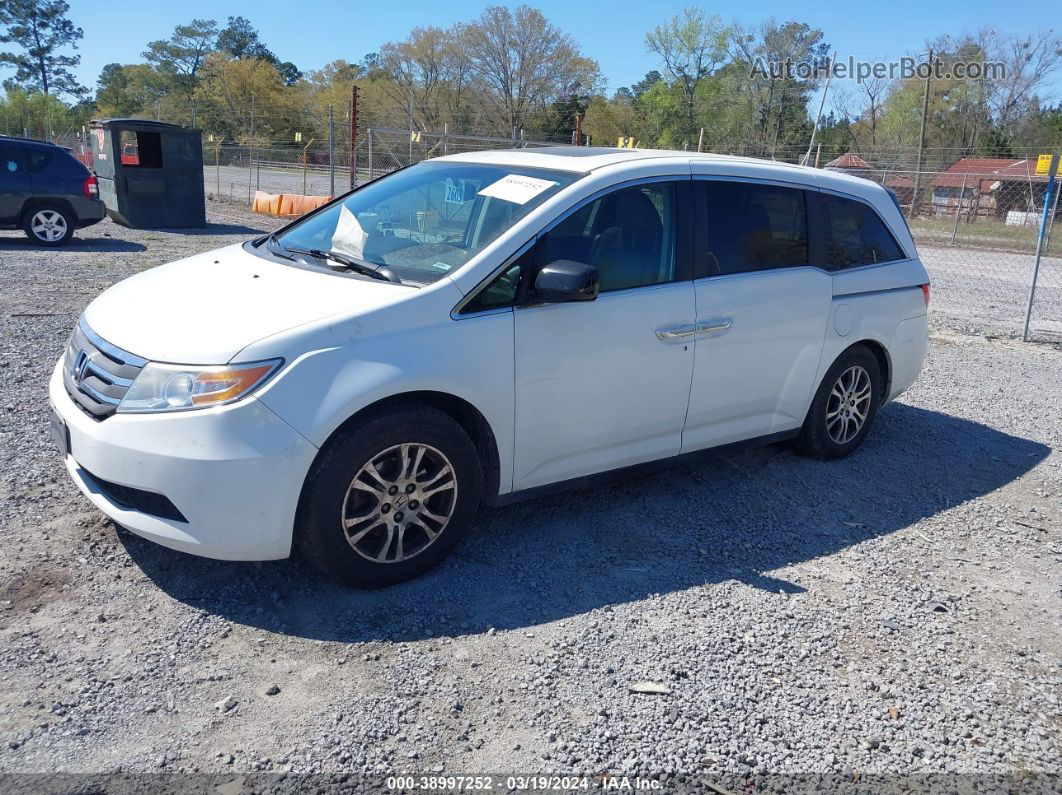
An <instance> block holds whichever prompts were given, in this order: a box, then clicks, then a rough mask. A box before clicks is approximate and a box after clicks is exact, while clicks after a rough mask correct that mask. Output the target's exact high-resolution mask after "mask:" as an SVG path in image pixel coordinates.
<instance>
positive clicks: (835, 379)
mask: <svg viewBox="0 0 1062 795" xmlns="http://www.w3.org/2000/svg"><path fill="white" fill-rule="evenodd" d="M883 389H884V383H883V378H882V374H881V367H880V366H879V365H878V360H877V358H876V357H875V356H874V354H873V353H871V352H870V350H869V349H868V348H867V347H866V346H864V345H853V346H852V347H851V348H849V349H848V350H846V351H845V352H844V353H842V354H841V355H840V357H838V359H837V361H835V362H834V363H833V365H832V366H831V367H830V369H829V370H828V371H827V372H826V375H825V377H824V378H823V379H822V383H821V384H819V389H818V391H817V392H816V393H815V399H814V400H813V401H812V403H811V408H810V409H809V410H808V416H807V417H806V418H805V419H804V425H803V427H802V428H801V429H800V435H799V436H798V437H797V440H796V449H797V450H798V451H799V452H800V453H803V454H804V455H807V456H811V457H812V458H844V457H845V456H847V455H850V454H851V453H853V452H855V450H856V448H857V447H859V445H861V444H862V443H863V440H864V439H865V438H866V436H867V433H868V432H869V431H870V426H871V424H872V423H873V422H874V417H875V416H876V415H877V411H878V406H880V405H881V400H882V397H883V395H882V392H883Z"/></svg>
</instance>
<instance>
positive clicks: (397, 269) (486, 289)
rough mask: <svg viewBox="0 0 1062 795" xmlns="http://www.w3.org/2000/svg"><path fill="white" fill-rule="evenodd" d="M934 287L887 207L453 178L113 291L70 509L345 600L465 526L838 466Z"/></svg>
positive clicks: (468, 158) (87, 333)
mask: <svg viewBox="0 0 1062 795" xmlns="http://www.w3.org/2000/svg"><path fill="white" fill-rule="evenodd" d="M928 282H929V279H928V278H927V276H926V271H925V269H924V268H923V266H922V263H921V262H920V261H919V259H918V255H917V252H916V251H915V245H914V241H913V240H912V239H911V235H910V232H909V231H908V229H907V225H906V223H905V222H904V219H903V216H902V214H901V213H900V210H899V207H898V205H897V204H896V202H895V200H894V198H893V197H891V196H890V195H889V193H887V192H886V191H885V190H884V189H883V188H882V187H880V186H878V185H876V184H874V183H871V182H868V181H866V180H862V179H857V178H854V177H848V176H844V175H840V174H836V173H830V172H826V171H819V170H814V169H809V168H803V167H798V166H792V165H785V164H780V163H772V162H765V161H758V160H751V159H744V158H731V157H719V156H708V155H699V154H698V155H693V154H688V153H674V152H670V153H669V152H655V151H646V150H624V149H605V148H585V147H580V148H574V147H573V148H546V149H537V150H517V151H495V152H476V153H469V154H462V155H451V156H447V157H440V158H437V159H435V160H431V161H427V162H423V163H420V164H418V165H415V166H411V167H409V168H405V169H402V170H400V171H397V172H395V173H393V174H390V175H388V176H386V177H383V178H381V179H378V180H376V181H373V182H370V183H368V184H367V185H364V186H363V187H361V188H359V189H357V190H355V191H353V192H351V193H349V194H347V195H346V196H343V197H340V198H339V199H337V200H335V201H333V202H332V203H330V204H328V205H325V206H324V207H322V208H321V209H319V210H317V211H315V212H313V213H311V214H309V215H307V216H305V217H303V218H300V219H298V220H297V221H295V222H293V223H291V224H289V225H287V226H286V227H284V228H283V229H281V230H279V231H278V232H276V233H274V234H270V235H265V236H262V237H259V238H257V239H255V240H251V241H249V242H247V243H244V244H242V245H234V246H230V247H227V248H223V249H219V250H217V251H212V252H209V253H206V254H201V255H199V256H194V257H190V258H188V259H185V260H181V261H179V262H174V263H170V264H168V265H163V266H161V267H158V268H155V269H153V270H150V271H146V272H143V273H140V274H137V275H136V276H133V277H132V278H129V279H127V280H125V281H123V282H121V283H119V284H117V285H115V286H113V287H111V288H110V289H109V290H107V291H106V292H104V293H103V294H102V295H100V296H99V297H98V298H97V299H96V300H94V301H93V302H92V303H91V304H90V305H89V306H88V308H87V309H86V310H85V312H84V314H83V315H82V317H81V318H80V320H79V322H78V324H77V326H76V328H75V329H74V331H73V334H72V336H71V339H70V343H69V346H68V348H67V350H66V352H65V354H64V355H63V357H62V359H61V360H60V361H59V362H58V363H57V365H56V367H55V370H54V373H53V375H52V379H51V383H50V396H51V401H52V404H53V408H54V411H53V415H52V416H53V419H52V428H53V432H54V435H55V438H56V441H57V443H58V444H59V446H60V448H61V450H62V452H63V455H64V456H65V460H66V465H67V468H68V470H69V471H70V474H71V476H72V477H73V479H74V481H75V482H76V483H77V485H78V487H79V488H80V489H81V490H82V491H83V492H84V493H85V494H86V495H87V496H88V498H89V499H90V500H91V501H92V502H93V503H94V504H95V505H96V506H97V507H98V508H99V509H100V510H102V511H103V512H104V513H105V514H107V515H108V516H110V517H111V518H112V519H113V520H114V521H115V522H117V523H118V524H120V525H122V526H124V527H126V528H128V529H130V530H131V531H133V532H134V533H137V534H139V535H141V536H144V537H145V538H148V539H151V540H153V541H156V542H158V543H160V544H163V545H165V546H168V547H172V548H174V549H178V550H183V551H185V552H190V553H194V554H197V555H205V556H208V557H212V558H222V559H231V560H265V559H275V558H284V557H287V556H288V555H289V554H290V553H291V552H292V549H293V547H294V546H297V547H298V548H299V549H300V550H301V551H302V552H303V553H304V554H305V555H306V557H307V558H309V560H311V561H312V562H313V563H314V564H316V566H317V567H318V568H319V569H320V570H321V571H323V572H324V573H325V574H327V575H329V576H331V577H333V578H335V579H338V580H340V581H343V582H347V583H351V584H355V585H361V586H379V585H384V584H388V583H393V582H397V581H400V580H403V579H406V578H409V577H412V576H415V575H417V574H419V573H421V572H423V571H425V570H427V569H428V568H429V567H431V566H433V565H435V564H436V563H438V562H439V561H440V560H441V559H442V558H443V557H444V556H445V555H446V554H447V553H448V552H449V551H450V550H451V549H453V547H454V546H455V545H456V544H457V542H458V541H459V540H460V538H461V536H462V534H463V533H464V532H465V531H466V530H467V529H468V528H469V526H470V525H471V524H472V522H473V521H474V518H475V515H476V512H477V508H478V507H479V505H480V504H481V503H497V502H499V501H503V500H509V499H514V498H515V497H516V496H520V495H527V494H533V493H535V491H536V490H539V489H541V488H543V487H548V486H553V485H556V484H563V483H565V482H567V481H573V480H576V479H583V478H585V477H587V476H591V475H596V474H598V473H604V472H607V471H611V470H617V469H621V468H626V467H630V466H634V465H640V464H645V463H648V462H655V461H660V460H662V459H668V458H672V457H675V456H680V455H682V454H686V453H691V452H694V451H700V450H705V449H708V448H717V447H721V446H724V445H731V444H734V443H741V442H748V441H757V442H769V441H779V440H791V441H792V443H793V444H794V446H795V447H796V449H797V450H798V451H800V452H802V453H804V454H806V455H810V456H815V457H818V458H823V459H831V458H839V457H842V456H846V455H849V454H850V453H852V452H853V451H855V450H856V449H857V448H858V447H859V445H860V444H862V442H863V440H864V439H865V438H866V436H867V434H868V432H869V431H870V429H871V426H872V425H873V422H874V417H875V414H876V413H877V411H878V410H879V409H880V408H881V407H882V406H883V405H884V404H885V403H887V402H888V401H890V400H892V399H894V398H895V397H896V396H897V395H899V394H900V393H901V392H903V390H905V389H906V388H907V387H908V386H910V385H911V383H912V382H913V381H914V380H915V378H916V377H917V376H918V373H919V371H920V369H921V366H922V360H923V357H924V355H925V352H926V344H927V317H926V309H927V305H928V303H929V284H928Z"/></svg>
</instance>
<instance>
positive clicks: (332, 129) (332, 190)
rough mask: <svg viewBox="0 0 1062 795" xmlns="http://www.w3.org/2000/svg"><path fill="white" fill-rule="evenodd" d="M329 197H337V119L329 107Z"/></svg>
mask: <svg viewBox="0 0 1062 795" xmlns="http://www.w3.org/2000/svg"><path fill="white" fill-rule="evenodd" d="M328 195H329V196H335V195H336V119H335V115H334V114H333V113H332V106H331V105H329V106H328Z"/></svg>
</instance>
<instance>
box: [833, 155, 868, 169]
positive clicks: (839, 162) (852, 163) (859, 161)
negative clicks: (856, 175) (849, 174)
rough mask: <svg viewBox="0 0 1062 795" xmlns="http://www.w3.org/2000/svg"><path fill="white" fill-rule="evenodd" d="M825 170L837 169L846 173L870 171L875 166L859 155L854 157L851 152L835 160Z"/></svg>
mask: <svg viewBox="0 0 1062 795" xmlns="http://www.w3.org/2000/svg"><path fill="white" fill-rule="evenodd" d="M823 168H837V169H844V170H846V171H868V170H870V169H871V168H873V166H871V165H870V163H868V162H867V161H866V160H864V159H863V158H861V157H860V156H859V155H854V154H852V153H851V152H846V153H845V154H843V155H841V156H840V157H837V158H834V159H833V160H831V161H830V162H829V163H827V164H826V165H825V166H823Z"/></svg>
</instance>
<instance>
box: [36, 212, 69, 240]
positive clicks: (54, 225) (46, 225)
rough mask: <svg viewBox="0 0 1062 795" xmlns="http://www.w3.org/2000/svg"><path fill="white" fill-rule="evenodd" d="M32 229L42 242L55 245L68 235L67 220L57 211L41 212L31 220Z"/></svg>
mask: <svg viewBox="0 0 1062 795" xmlns="http://www.w3.org/2000/svg"><path fill="white" fill-rule="evenodd" d="M30 229H32V230H33V234H35V235H36V236H37V237H38V238H39V239H40V240H43V241H45V242H47V243H54V242H56V241H57V240H62V239H63V236H64V235H66V230H67V226H66V219H65V218H63V215H62V213H58V212H56V211H55V210H39V211H38V212H36V213H34V215H33V218H32V219H31V220H30Z"/></svg>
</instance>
